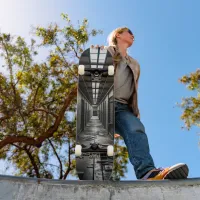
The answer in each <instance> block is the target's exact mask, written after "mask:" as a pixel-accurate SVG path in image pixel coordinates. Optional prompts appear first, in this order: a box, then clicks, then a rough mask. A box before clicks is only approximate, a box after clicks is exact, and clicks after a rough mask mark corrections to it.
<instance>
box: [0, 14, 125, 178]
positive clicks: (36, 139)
mask: <svg viewBox="0 0 200 200" xmlns="http://www.w3.org/2000/svg"><path fill="white" fill-rule="evenodd" d="M62 17H63V20H65V21H66V23H67V25H66V26H65V27H64V28H60V27H58V25H57V24H50V25H49V26H48V27H47V28H44V27H36V28H34V36H35V37H36V38H37V39H31V42H30V44H27V43H26V42H25V40H24V39H23V38H22V37H20V36H19V37H14V36H11V35H10V34H5V33H0V51H1V57H2V58H3V61H4V68H5V69H6V70H7V74H3V73H0V159H4V160H7V161H8V162H9V163H11V164H12V165H13V166H14V167H15V168H16V174H15V175H23V176H29V177H37V178H59V179H66V178H67V176H68V174H69V173H71V174H72V175H75V159H74V147H75V135H76V133H75V131H76V121H75V119H74V120H73V121H70V120H68V119H67V117H66V114H67V112H68V111H72V112H75V110H76V94H77V76H78V68H77V67H78V65H77V63H78V58H79V56H80V54H81V52H83V50H84V45H85V44H86V43H87V42H88V40H89V38H90V37H92V36H96V35H97V34H100V33H102V31H100V30H96V29H92V30H90V29H89V28H88V20H87V19H84V20H83V21H82V23H81V24H80V23H78V26H77V27H75V26H74V25H73V24H72V23H71V21H70V19H69V17H68V15H67V14H62ZM38 39H39V42H38V43H37V42H36V40H38ZM41 48H46V49H48V50H49V55H48V56H47V58H46V60H45V61H43V62H40V63H39V62H36V61H34V59H35V57H36V56H37V54H38V52H39V50H40V49H41ZM116 145H117V143H116ZM124 160H125V161H126V158H125V159H124ZM52 161H53V164H52ZM55 163H56V164H55ZM123 169H126V163H125V166H124V167H123ZM123 169H121V171H120V175H122V176H123V175H124V174H123V172H124V170H123Z"/></svg>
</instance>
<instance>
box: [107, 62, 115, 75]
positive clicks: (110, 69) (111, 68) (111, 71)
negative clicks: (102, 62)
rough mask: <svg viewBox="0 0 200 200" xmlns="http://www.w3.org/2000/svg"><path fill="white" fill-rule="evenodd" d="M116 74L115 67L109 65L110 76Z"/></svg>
mask: <svg viewBox="0 0 200 200" xmlns="http://www.w3.org/2000/svg"><path fill="white" fill-rule="evenodd" d="M113 74H114V66H113V65H109V66H108V75H110V76H112V75H113Z"/></svg>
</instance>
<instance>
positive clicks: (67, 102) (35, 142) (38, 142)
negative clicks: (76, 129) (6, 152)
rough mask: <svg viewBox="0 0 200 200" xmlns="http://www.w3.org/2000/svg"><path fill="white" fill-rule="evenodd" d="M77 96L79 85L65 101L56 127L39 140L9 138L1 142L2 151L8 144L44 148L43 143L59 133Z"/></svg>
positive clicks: (17, 137)
mask: <svg viewBox="0 0 200 200" xmlns="http://www.w3.org/2000/svg"><path fill="white" fill-rule="evenodd" d="M76 94H77V85H76V87H75V88H73V90H72V91H71V92H70V94H68V95H67V96H66V99H65V101H64V105H63V107H62V108H61V110H60V112H59V114H58V116H57V117H56V120H55V122H54V125H53V126H51V127H49V128H48V129H47V131H46V132H45V133H44V134H43V135H41V136H40V137H39V138H38V139H34V138H31V137H27V136H7V137H6V138H5V139H3V140H2V141H0V149H1V148H3V147H4V146H6V145H8V144H13V143H16V142H22V143H26V144H28V145H32V146H36V147H38V148H40V147H41V146H42V143H43V142H44V141H45V140H46V139H47V138H50V137H52V136H53V133H54V132H55V131H57V129H58V127H59V125H60V122H61V121H62V119H63V117H64V114H65V111H66V109H67V108H68V107H69V105H70V103H71V101H72V100H73V98H74V97H75V96H76Z"/></svg>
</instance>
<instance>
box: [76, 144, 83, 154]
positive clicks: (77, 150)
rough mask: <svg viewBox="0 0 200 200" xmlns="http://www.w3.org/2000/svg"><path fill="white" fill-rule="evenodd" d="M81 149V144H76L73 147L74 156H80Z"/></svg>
mask: <svg viewBox="0 0 200 200" xmlns="http://www.w3.org/2000/svg"><path fill="white" fill-rule="evenodd" d="M81 150H82V146H81V145H76V147H75V156H81Z"/></svg>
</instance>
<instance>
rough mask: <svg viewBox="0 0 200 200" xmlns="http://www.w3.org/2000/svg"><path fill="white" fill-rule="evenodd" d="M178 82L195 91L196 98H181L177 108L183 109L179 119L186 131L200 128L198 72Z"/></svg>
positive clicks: (199, 81) (199, 82)
mask: <svg viewBox="0 0 200 200" xmlns="http://www.w3.org/2000/svg"><path fill="white" fill-rule="evenodd" d="M179 81H180V82H181V83H183V84H185V85H186V87H187V88H188V89H189V90H193V91H196V92H197V93H196V97H187V98H183V99H182V102H181V104H178V106H179V107H181V108H182V109H183V113H182V115H181V119H182V120H183V121H184V122H185V128H187V129H188V130H189V129H190V128H191V126H193V125H195V126H200V93H199V92H200V70H199V69H197V70H196V72H193V73H191V74H190V75H185V76H183V77H182V78H181V79H179Z"/></svg>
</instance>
